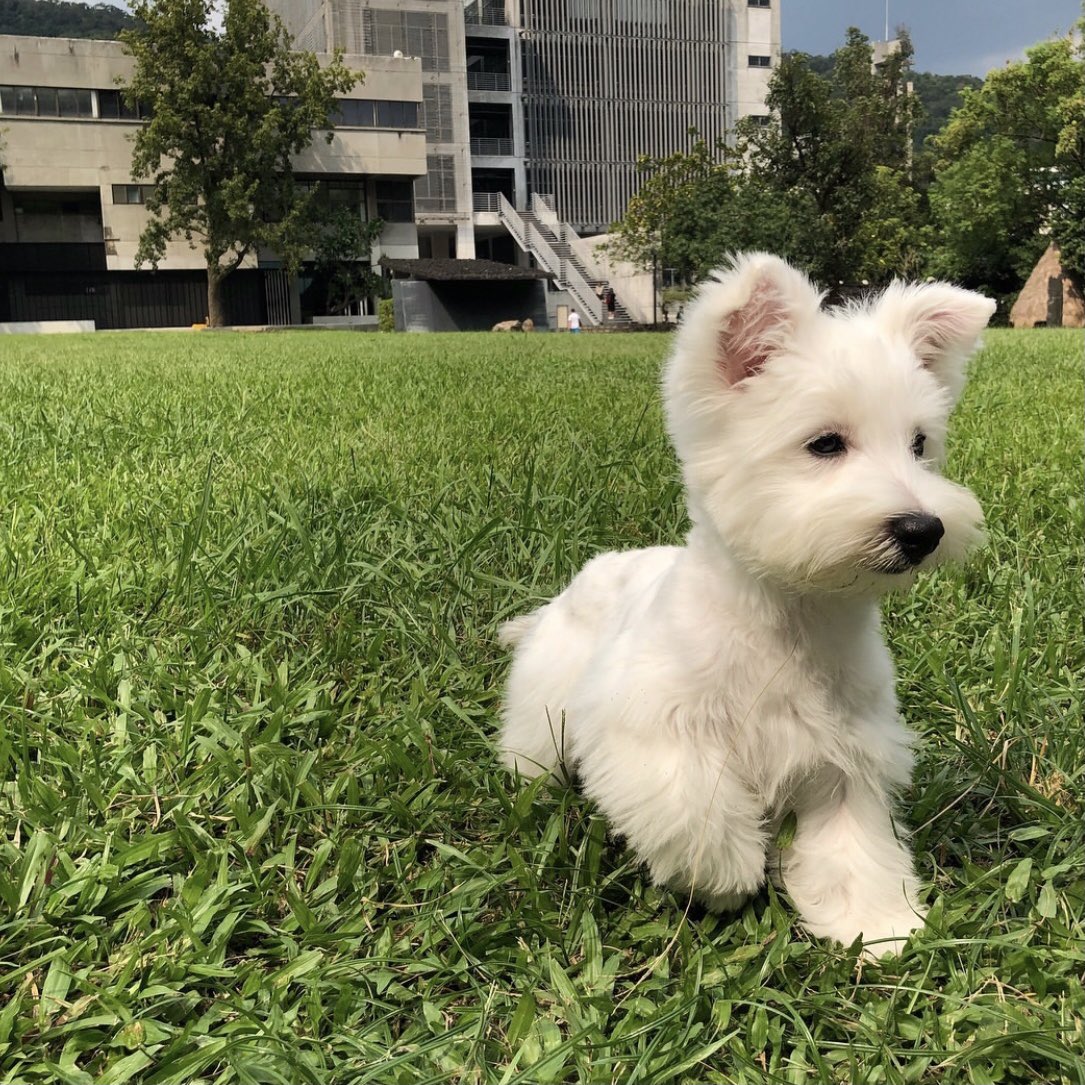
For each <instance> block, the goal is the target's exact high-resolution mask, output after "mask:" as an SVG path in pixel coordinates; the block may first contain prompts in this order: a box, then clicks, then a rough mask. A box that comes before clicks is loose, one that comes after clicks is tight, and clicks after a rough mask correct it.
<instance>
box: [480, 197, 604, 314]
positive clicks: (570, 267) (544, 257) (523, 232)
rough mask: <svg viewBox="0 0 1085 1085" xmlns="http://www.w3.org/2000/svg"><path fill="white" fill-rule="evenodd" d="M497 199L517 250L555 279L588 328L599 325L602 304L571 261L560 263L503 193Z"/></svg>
mask: <svg viewBox="0 0 1085 1085" xmlns="http://www.w3.org/2000/svg"><path fill="white" fill-rule="evenodd" d="M498 196H499V197H500V200H499V214H500V216H501V222H502V223H503V224H504V226H505V228H506V229H507V230H508V231H509V233H510V234H512V236H513V238H515V240H516V243H517V244H518V245H519V246H520V248H521V249H523V250H524V252H529V253H531V255H532V256H534V257H535V259H536V260H537V261H538V262H539V263H540V264H541V265H542V266H543V268H544V269H545V270H546V271H549V272H550V274H551V275H554V276H556V277H557V280H558V283H559V284H560V286H561V287H562V289H563V290H567V291H568V292H569V293H570V294H571V295H572V297H573V300H574V301H575V302H576V303H577V305H578V306H579V307H580V313H581V315H582V316H585V317H587V318H588V320H589V321H590V322H591V323H592V324H602V322H603V303H602V302H601V301H600V300H599V298H598V297H596V294H595V291H594V290H592V288H591V286H590V285H589V283H588V281H587V280H586V279H585V278H584V276H583V275H581V274H580V271H579V270H578V268H577V267H576V265H575V264H574V263H573V262H572V261H571V260H563V259H562V258H561V256H559V255H558V253H557V252H555V251H554V248H553V246H552V245H551V244H550V242H549V241H548V240H547V238H546V235H545V234H544V233H543V232H542V230H540V229H539V227H538V226H536V225H535V223H533V222H532V221H531V220H530V219H525V218H524V217H523V216H522V215H521V214H520V212H519V211H517V210H516V208H515V207H513V206H512V204H511V203H509V201H508V198H507V197H506V196H505V195H504V194H503V193H498Z"/></svg>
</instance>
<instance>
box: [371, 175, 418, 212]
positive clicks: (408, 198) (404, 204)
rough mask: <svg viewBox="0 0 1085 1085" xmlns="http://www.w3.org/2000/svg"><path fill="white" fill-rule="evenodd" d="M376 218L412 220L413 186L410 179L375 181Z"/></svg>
mask: <svg viewBox="0 0 1085 1085" xmlns="http://www.w3.org/2000/svg"><path fill="white" fill-rule="evenodd" d="M376 195H377V218H380V219H384V221H385V222H413V221H414V198H413V197H414V186H413V185H412V184H411V182H410V181H378V182H377V183H376Z"/></svg>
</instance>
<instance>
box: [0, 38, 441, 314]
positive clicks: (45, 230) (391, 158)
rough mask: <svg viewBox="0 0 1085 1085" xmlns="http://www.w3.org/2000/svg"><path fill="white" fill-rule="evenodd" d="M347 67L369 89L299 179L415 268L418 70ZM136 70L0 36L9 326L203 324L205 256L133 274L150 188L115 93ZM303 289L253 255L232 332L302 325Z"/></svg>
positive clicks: (133, 115)
mask: <svg viewBox="0 0 1085 1085" xmlns="http://www.w3.org/2000/svg"><path fill="white" fill-rule="evenodd" d="M344 59H345V63H346V64H347V65H348V66H350V67H353V68H355V69H362V68H363V67H364V70H365V83H364V85H362V84H359V85H358V86H357V87H356V88H355V89H354V91H353V92H352V97H351V98H349V99H344V100H343V101H342V102H341V108H340V123H339V124H337V127H336V129H335V131H334V133H333V138H332V141H331V142H330V143H327V142H325V141H324V139H323V138H319V137H318V138H316V139H314V141H313V143H312V145H311V146H310V147H309V148H307V149H306V150H305V151H304V152H303V153H302V154H300V155H299V156H298V157H297V158H296V159H295V163H294V164H295V169H296V171H297V173H298V176H299V177H300V178H302V179H303V180H306V181H310V182H314V183H315V182H318V181H319V182H321V183H322V185H323V187H324V188H325V190H326V192H327V197H328V198H329V199H331V200H334V201H336V202H339V203H343V204H347V205H349V206H352V207H356V208H357V209H358V213H359V214H360V215H361V216H363V217H366V218H376V217H379V218H381V219H382V220H384V222H385V227H384V230H383V233H382V235H381V237H380V240H379V242H378V244H377V246H376V248H375V250H374V253H373V258H374V261H376V260H379V259H380V257H381V256H382V255H386V256H390V257H402V256H414V255H416V254H417V247H418V236H417V227H416V225H415V222H414V208H413V186H414V183H415V180H416V179H417V178H419V177H420V176H424V175H425V172H426V137H425V133H424V131H423V130H422V127H421V121H420V112H421V108H422V71H421V64H420V62H419V61H417V60H410V59H407V58H399V57H397V58H394V57H391V56H388V57H378V56H374V55H369V56H366V57H365V58H364V62H363V60H362V58H360V57H356V56H347V57H346V58H344ZM132 63H133V62H132V59H131V58H130V57H129V56H127V55H126V54H125V53H124V51H123V49H122V47H121V45H120V44H119V43H117V42H105V41H87V40H69V39H66V38H33V37H20V36H12V35H0V131H2V133H3V136H2V142H0V168H2V171H3V172H2V176H3V184H2V186H0V322H7V321H15V322H21V321H36V320H48V319H62V318H63V319H88V320H94V321H95V323H96V325H97V326H98V327H140V326H148V325H151V326H153V325H166V324H173V325H185V324H191V323H194V322H198V321H200V320H202V319H204V316H205V313H206V278H205V275H204V267H205V265H204V258H203V254H202V252H201V251H200V250H199V249H198V248H193V247H192V246H190V245H189V243H188V242H187V241H185V240H184V239H183V238H180V239H176V240H174V241H173V242H171V243H170V245H169V246H168V248H167V251H166V254H165V258H164V259H163V260H162V261H161V262H160V264H159V270H158V272H157V273H152V272H150V271H145V270H139V269H137V268H136V266H135V255H136V248H137V246H138V244H139V236H140V233H141V232H142V230H143V227H144V226H145V225H146V223H147V213H146V211H145V209H144V207H143V200H144V197H145V195H146V191H147V186H146V181H147V180H148V179H147V178H140V177H133V176H132V173H131V157H132V146H131V140H132V137H133V135H134V134H135V132H136V131H137V130H138V127H139V125H140V123H141V118H140V116H139V114H138V111H133V110H130V109H129V108H128V107H127V106H126V105H125V103H124V100H123V97H122V95H121V94H120V92H119V90H118V89H117V88H118V85H119V84H121V83H123V82H124V81H125V80H126V79H127V78H129V76H130V74H131V71H132ZM294 285H295V284H286V283H284V282H283V275H282V273H281V272H280V271H279V270H278V261H277V259H276V257H275V254H274V253H260V254H256V255H254V256H252V257H250V258H249V259H248V260H247V261H246V262H245V264H243V265H242V268H241V270H239V271H238V272H235V274H234V276H231V277H230V279H228V280H227V303H228V308H229V309H230V310H231V312H230V316H231V322H232V323H247V324H262V323H290V322H295V321H296V320H297V319H299V318H300V317H301V316H302V306H303V304H304V296H303V295H304V289H303V290H302V292H301V293H300V294H299V292H298V291H297V290H295V289H294ZM302 286H303V287H304V283H303V284H302ZM306 315H309V316H311V315H314V314H312V313H309V314H306Z"/></svg>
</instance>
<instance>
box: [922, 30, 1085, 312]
mask: <svg viewBox="0 0 1085 1085" xmlns="http://www.w3.org/2000/svg"><path fill="white" fill-rule="evenodd" d="M1083 79H1085V54H1083V52H1082V45H1081V43H1080V42H1078V43H1077V44H1075V43H1074V41H1073V40H1072V39H1071V38H1069V37H1067V38H1056V39H1053V40H1051V41H1045V42H1041V43H1040V44H1038V45H1035V46H1033V47H1032V48H1031V49H1029V50H1027V51H1026V59H1025V60H1024V61H1022V62H1019V63H1015V64H1008V65H1007V66H1006V67H1004V68H999V69H996V70H995V71H992V72H991V73H990V74H989V75H988V76H987V78H986V80H985V81H984V83H983V86H982V87H981V88H980V89H979V90H976V91H966V92H965V93H964V101H963V104H962V105H961V107H960V108H959V109H957V110H956V111H955V112H954V113H953V114H952V116H951V117H950V120H949V123H948V124H947V125H946V127H945V128H944V129H943V130H942V131H941V132H940V133H939V134H938V135H937V136H936V137H935V138H934V140H933V141H932V145H933V151H934V155H935V163H934V181H933V183H932V185H931V189H930V203H931V212H932V218H933V222H934V225H935V227H936V235H937V237H938V238H939V244H938V246H937V248H936V251H935V253H934V260H933V270H934V271H935V272H936V273H939V274H948V275H952V276H953V277H955V278H957V279H959V280H960V281H961V282H963V283H964V284H965V285H969V286H977V285H990V286H992V287H993V288H994V289H995V290H996V291H998V292H1000V293H1009V292H1012V291H1014V290H1017V289H1019V288H1020V286H1021V283H1022V282H1023V280H1024V278H1025V276H1027V275H1028V273H1029V271H1030V270H1031V268H1032V266H1033V264H1034V263H1035V261H1036V259H1037V258H1038V257H1039V255H1040V253H1041V252H1042V251H1043V249H1044V248H1045V246H1046V245H1047V243H1048V241H1050V240H1055V241H1057V242H1058V243H1059V245H1060V247H1061V248H1062V250H1063V259H1064V263H1065V264H1066V265H1067V266H1068V267H1069V268H1070V269H1071V270H1074V271H1076V272H1077V273H1078V274H1082V272H1085V252H1083V248H1085V241H1083V240H1082V231H1081V222H1082V216H1083V214H1085V125H1083V121H1082V113H1083V111H1085V92H1083V91H1082V83H1083Z"/></svg>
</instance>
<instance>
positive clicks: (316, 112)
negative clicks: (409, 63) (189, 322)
mask: <svg viewBox="0 0 1085 1085" xmlns="http://www.w3.org/2000/svg"><path fill="white" fill-rule="evenodd" d="M132 10H133V14H134V15H135V16H136V18H137V19H139V20H140V22H141V24H142V25H141V27H140V28H139V29H138V30H129V31H125V32H124V33H122V35H121V40H122V41H123V42H124V44H125V46H126V48H127V50H128V52H130V53H131V54H132V56H133V57H134V58H135V72H134V73H133V76H132V79H131V81H130V82H129V84H128V86H127V87H126V88H125V92H126V97H127V98H128V100H129V102H130V103H133V104H134V103H135V102H140V103H142V104H143V105H144V106H145V107H148V108H149V112H150V119H149V120H148V122H147V123H146V124H145V125H144V126H143V127H142V128H141V129H140V131H139V132H138V134H137V135H136V137H135V142H134V147H133V154H132V173H133V176H135V177H145V178H149V179H151V180H153V186H154V187H153V192H152V194H151V195H150V196H149V197H148V199H147V201H146V207H147V210H148V211H149V212H150V214H151V221H150V222H149V224H148V225H147V227H146V229H145V230H144V231H143V234H142V235H141V237H140V241H139V249H138V251H137V254H136V261H137V265H139V264H144V263H146V264H150V265H151V266H152V267H157V266H158V263H159V261H160V260H161V259H162V257H163V255H164V253H165V249H166V245H167V243H168V242H169V241H170V240H171V239H173V238H175V237H184V238H186V239H187V240H188V241H189V243H190V244H192V245H193V247H195V246H196V244H197V243H199V244H200V245H202V248H203V255H204V258H205V261H206V265H207V314H208V320H209V323H210V324H211V325H212V326H218V325H221V324H222V323H223V321H224V313H223V305H222V284H223V282H224V281H225V280H226V278H227V277H228V276H229V275H230V274H231V273H232V272H233V271H235V270H236V269H237V268H238V267H240V266H241V264H242V263H243V261H244V260H245V259H246V257H248V256H249V255H250V254H252V253H255V252H256V251H258V250H260V249H270V250H272V251H274V252H275V253H276V254H277V255H278V256H279V258H280V259H281V260H282V262H283V265H284V267H286V268H287V269H288V270H296V269H297V266H298V264H299V263H300V261H301V259H302V256H303V254H304V252H305V251H306V248H307V244H308V239H309V235H310V234H311V231H312V211H313V208H312V199H311V194H310V193H309V192H307V191H306V190H304V189H302V188H301V187H300V186H298V185H297V184H296V183H295V180H294V175H293V172H292V165H291V160H292V158H293V156H294V155H296V154H298V153H299V152H301V151H302V150H304V149H305V148H306V147H307V146H308V145H309V144H310V143H311V142H312V140H313V133H314V130H316V129H328V130H329V131H328V134H327V138H328V140H330V139H331V138H332V137H331V131H330V118H331V117H332V115H333V112H334V109H335V98H336V95H337V94H343V93H345V92H346V91H348V90H350V88H351V87H352V86H354V84H355V82H356V81H357V78H358V76H357V74H356V73H354V72H351V71H348V70H347V69H346V68H345V67H344V66H343V64H342V63H341V61H340V59H339V57H338V56H337V57H336V58H335V59H334V60H333V62H332V63H331V64H330V65H328V66H327V67H323V68H322V67H321V66H320V64H319V63H318V61H317V58H316V56H315V55H314V54H312V53H295V52H293V51H291V48H290V41H289V37H288V35H287V32H286V29H285V27H284V26H283V24H282V22H281V21H280V20H279V18H278V17H277V16H274V15H272V14H270V13H269V12H268V10H267V9H266V8H265V7H264V5H263V4H262V3H261V2H260V0H227V4H226V10H225V16H224V23H223V29H222V31H221V32H219V31H216V30H214V29H212V28H211V27H210V26H209V19H210V15H211V2H210V0H139V2H137V3H135V4H133V5H132Z"/></svg>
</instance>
